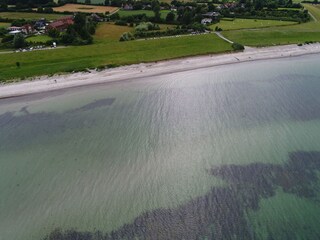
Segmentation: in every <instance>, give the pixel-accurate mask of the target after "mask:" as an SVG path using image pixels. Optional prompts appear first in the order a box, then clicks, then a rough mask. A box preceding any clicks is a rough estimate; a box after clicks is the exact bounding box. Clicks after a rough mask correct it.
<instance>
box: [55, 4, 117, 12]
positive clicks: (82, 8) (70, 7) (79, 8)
mask: <svg viewBox="0 0 320 240" xmlns="http://www.w3.org/2000/svg"><path fill="white" fill-rule="evenodd" d="M117 9H118V8H116V7H109V6H94V5H83V4H71V3H70V4H69V3H68V4H66V5H63V6H61V7H55V8H53V10H54V11H55V12H86V13H106V12H110V13H112V12H114V11H116V10H117Z"/></svg>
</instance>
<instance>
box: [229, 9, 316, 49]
mask: <svg viewBox="0 0 320 240" xmlns="http://www.w3.org/2000/svg"><path fill="white" fill-rule="evenodd" d="M304 6H305V8H306V9H308V10H309V11H310V12H311V14H312V15H313V16H314V17H315V18H316V19H315V20H312V21H310V22H308V23H302V24H295V25H291V26H282V27H269V28H259V29H243V30H234V31H225V32H223V35H224V36H225V37H227V38H229V39H230V40H232V41H234V42H239V43H241V44H244V45H247V46H258V47H259V46H271V45H284V44H298V43H304V42H306V41H320V22H319V21H320V8H318V7H315V6H313V5H310V4H304Z"/></svg>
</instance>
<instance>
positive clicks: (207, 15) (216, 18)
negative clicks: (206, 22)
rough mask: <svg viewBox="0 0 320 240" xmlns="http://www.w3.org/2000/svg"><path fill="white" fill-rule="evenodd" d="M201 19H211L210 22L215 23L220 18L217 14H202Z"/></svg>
mask: <svg viewBox="0 0 320 240" xmlns="http://www.w3.org/2000/svg"><path fill="white" fill-rule="evenodd" d="M202 17H204V18H210V19H212V21H217V20H219V18H220V13H218V12H207V13H205V14H202Z"/></svg>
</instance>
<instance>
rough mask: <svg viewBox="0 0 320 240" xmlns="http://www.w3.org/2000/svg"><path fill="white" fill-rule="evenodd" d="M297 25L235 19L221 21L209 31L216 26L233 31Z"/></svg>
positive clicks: (284, 22)
mask: <svg viewBox="0 0 320 240" xmlns="http://www.w3.org/2000/svg"><path fill="white" fill-rule="evenodd" d="M293 24H297V23H296V22H288V21H278V20H258V19H235V20H233V21H231V20H224V19H222V20H221V21H220V22H219V23H216V24H213V25H211V26H210V28H211V29H213V30H214V29H215V27H216V26H218V27H220V28H222V30H235V29H246V28H266V27H273V26H286V25H293Z"/></svg>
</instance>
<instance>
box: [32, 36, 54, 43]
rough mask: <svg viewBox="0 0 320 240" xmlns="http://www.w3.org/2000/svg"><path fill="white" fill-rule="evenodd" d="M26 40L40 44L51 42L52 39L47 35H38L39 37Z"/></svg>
mask: <svg viewBox="0 0 320 240" xmlns="http://www.w3.org/2000/svg"><path fill="white" fill-rule="evenodd" d="M26 40H27V42H42V43H46V42H47V41H50V40H52V38H51V37H49V36H47V35H39V36H32V37H29V38H27V39H26Z"/></svg>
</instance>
